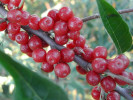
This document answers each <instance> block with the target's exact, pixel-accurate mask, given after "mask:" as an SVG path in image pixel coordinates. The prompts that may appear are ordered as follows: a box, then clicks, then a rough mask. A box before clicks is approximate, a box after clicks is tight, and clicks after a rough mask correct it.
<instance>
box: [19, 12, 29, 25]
mask: <svg viewBox="0 0 133 100" xmlns="http://www.w3.org/2000/svg"><path fill="white" fill-rule="evenodd" d="M21 13H22V18H21V21H20V22H19V24H20V25H28V23H29V19H30V14H29V12H27V11H21Z"/></svg>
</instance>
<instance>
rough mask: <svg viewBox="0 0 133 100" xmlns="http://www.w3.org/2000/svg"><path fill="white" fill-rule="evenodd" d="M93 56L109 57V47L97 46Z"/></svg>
mask: <svg viewBox="0 0 133 100" xmlns="http://www.w3.org/2000/svg"><path fill="white" fill-rule="evenodd" d="M93 57H94V59H95V58H103V59H106V57H107V49H106V48H105V47H103V46H97V47H96V48H95V49H94V51H93Z"/></svg>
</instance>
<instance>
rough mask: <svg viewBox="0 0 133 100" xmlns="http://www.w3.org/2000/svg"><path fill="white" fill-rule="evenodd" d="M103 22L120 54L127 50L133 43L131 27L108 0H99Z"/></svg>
mask: <svg viewBox="0 0 133 100" xmlns="http://www.w3.org/2000/svg"><path fill="white" fill-rule="evenodd" d="M97 5H98V8H99V13H100V16H101V18H102V21H103V24H104V26H105V28H106V30H107V32H108V33H109V35H110V36H111V38H112V40H113V42H114V44H115V46H116V48H117V51H118V54H120V53H123V52H125V51H127V50H128V49H129V48H130V47H131V45H132V37H131V34H130V32H129V28H128V26H127V24H126V23H125V21H124V20H123V19H122V17H121V16H120V14H119V13H118V12H117V11H116V10H115V9H114V8H113V7H112V6H111V5H110V4H109V3H107V2H106V0H97Z"/></svg>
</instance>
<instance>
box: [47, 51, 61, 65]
mask: <svg viewBox="0 0 133 100" xmlns="http://www.w3.org/2000/svg"><path fill="white" fill-rule="evenodd" d="M60 58H61V55H60V52H59V51H58V50H57V49H51V50H49V51H48V53H47V55H46V59H47V62H48V63H49V64H51V65H53V64H57V63H58V62H59V61H60Z"/></svg>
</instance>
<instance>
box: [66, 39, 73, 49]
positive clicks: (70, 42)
mask: <svg viewBox="0 0 133 100" xmlns="http://www.w3.org/2000/svg"><path fill="white" fill-rule="evenodd" d="M66 47H67V48H69V49H73V48H74V47H75V44H74V43H73V41H69V42H68V43H67V44H66Z"/></svg>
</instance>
